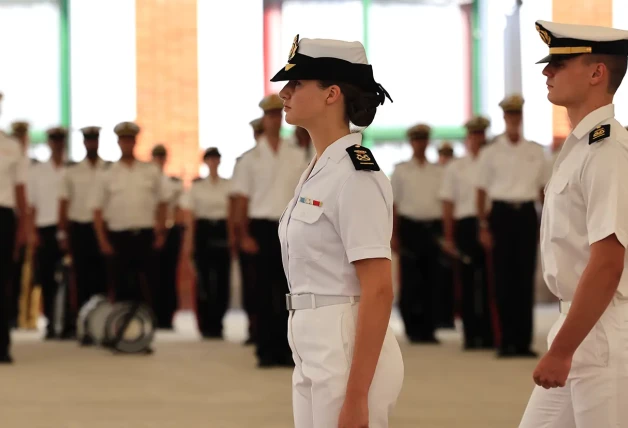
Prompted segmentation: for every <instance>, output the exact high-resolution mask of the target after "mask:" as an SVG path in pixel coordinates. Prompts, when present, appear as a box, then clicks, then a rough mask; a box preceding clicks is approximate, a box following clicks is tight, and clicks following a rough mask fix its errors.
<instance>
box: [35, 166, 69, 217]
mask: <svg viewBox="0 0 628 428" xmlns="http://www.w3.org/2000/svg"><path fill="white" fill-rule="evenodd" d="M66 169H67V167H66V166H65V165H61V166H55V165H54V162H53V161H52V159H50V160H49V161H48V162H44V163H40V164H37V165H34V166H32V167H31V168H29V170H28V184H27V192H26V194H27V196H28V202H29V205H30V206H31V207H33V208H34V209H35V225H36V226H37V227H50V226H56V225H57V223H58V222H59V189H60V188H61V183H62V181H63V179H64V176H65V172H66Z"/></svg>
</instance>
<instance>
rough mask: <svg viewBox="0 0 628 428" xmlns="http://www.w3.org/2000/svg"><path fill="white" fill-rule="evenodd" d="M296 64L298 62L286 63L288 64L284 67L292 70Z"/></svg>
mask: <svg viewBox="0 0 628 428" xmlns="http://www.w3.org/2000/svg"><path fill="white" fill-rule="evenodd" d="M295 65H296V64H286V66H285V67H284V69H285V70H286V71H290V70H291V69H292V68H294V66H295Z"/></svg>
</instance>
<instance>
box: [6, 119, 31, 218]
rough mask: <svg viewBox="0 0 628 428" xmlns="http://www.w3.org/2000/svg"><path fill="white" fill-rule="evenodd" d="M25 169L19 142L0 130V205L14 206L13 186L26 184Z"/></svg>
mask: <svg viewBox="0 0 628 428" xmlns="http://www.w3.org/2000/svg"><path fill="white" fill-rule="evenodd" d="M27 170H28V158H27V157H26V156H24V155H23V154H22V147H21V146H20V143H19V142H18V141H17V140H15V139H13V138H11V137H9V136H8V135H6V134H5V133H4V132H2V131H0V207H4V208H15V186H17V185H18V184H26V174H27Z"/></svg>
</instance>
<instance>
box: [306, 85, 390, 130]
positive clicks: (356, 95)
mask: <svg viewBox="0 0 628 428" xmlns="http://www.w3.org/2000/svg"><path fill="white" fill-rule="evenodd" d="M318 85H319V86H320V87H321V88H323V89H325V88H329V87H330V86H334V85H336V86H338V87H339V88H340V91H341V92H342V93H343V94H344V96H345V116H346V118H347V119H348V120H349V122H351V123H353V124H354V125H355V126H359V127H366V126H369V125H370V124H371V123H373V120H374V119H375V113H377V107H378V106H379V105H380V104H381V101H380V97H379V96H378V95H377V94H376V93H375V92H367V91H365V90H363V89H361V88H358V87H357V86H355V85H352V84H350V83H344V82H334V81H332V80H319V82H318Z"/></svg>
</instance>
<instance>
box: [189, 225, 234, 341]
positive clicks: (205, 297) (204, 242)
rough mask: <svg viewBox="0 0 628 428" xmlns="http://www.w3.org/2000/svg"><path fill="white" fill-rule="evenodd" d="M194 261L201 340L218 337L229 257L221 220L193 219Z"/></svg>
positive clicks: (226, 303) (224, 306) (227, 286)
mask: <svg viewBox="0 0 628 428" xmlns="http://www.w3.org/2000/svg"><path fill="white" fill-rule="evenodd" d="M194 259H195V263H196V270H197V273H198V276H197V277H198V282H197V287H196V311H197V317H198V325H199V330H200V331H201V334H202V335H203V337H222V333H223V330H222V329H223V325H222V320H223V318H224V316H225V314H226V313H227V309H228V308H229V294H230V293H229V291H230V285H231V255H230V253H229V245H228V241H227V222H226V221H225V220H216V221H212V220H197V221H196V227H195V231H194Z"/></svg>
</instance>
